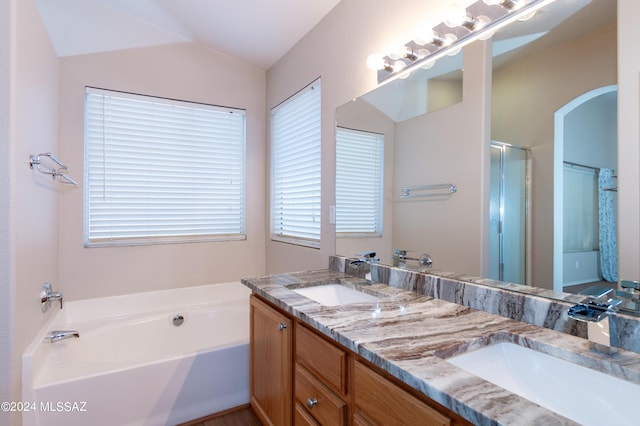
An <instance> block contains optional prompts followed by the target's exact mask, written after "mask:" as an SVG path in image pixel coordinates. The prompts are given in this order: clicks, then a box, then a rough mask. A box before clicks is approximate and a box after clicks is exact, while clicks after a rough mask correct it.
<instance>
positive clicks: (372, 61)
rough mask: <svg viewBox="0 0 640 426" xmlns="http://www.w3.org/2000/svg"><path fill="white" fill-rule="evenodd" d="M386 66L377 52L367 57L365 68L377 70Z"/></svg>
mask: <svg viewBox="0 0 640 426" xmlns="http://www.w3.org/2000/svg"><path fill="white" fill-rule="evenodd" d="M385 67H386V64H385V61H384V58H383V57H382V55H381V54H379V53H372V54H371V55H369V56H368V57H367V68H369V69H370V70H373V71H379V70H382V69H384V68H385Z"/></svg>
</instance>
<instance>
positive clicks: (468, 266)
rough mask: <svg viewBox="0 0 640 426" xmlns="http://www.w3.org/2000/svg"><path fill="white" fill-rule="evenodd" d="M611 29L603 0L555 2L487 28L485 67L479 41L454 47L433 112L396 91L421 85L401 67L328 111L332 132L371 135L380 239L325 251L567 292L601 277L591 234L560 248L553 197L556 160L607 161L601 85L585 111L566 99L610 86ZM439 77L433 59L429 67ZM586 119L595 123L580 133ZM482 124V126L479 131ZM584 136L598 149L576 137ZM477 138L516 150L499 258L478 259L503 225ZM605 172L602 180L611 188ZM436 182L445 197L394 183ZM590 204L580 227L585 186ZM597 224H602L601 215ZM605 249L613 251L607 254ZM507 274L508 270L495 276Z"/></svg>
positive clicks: (611, 114) (611, 132)
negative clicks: (333, 115) (408, 254)
mask: <svg viewBox="0 0 640 426" xmlns="http://www.w3.org/2000/svg"><path fill="white" fill-rule="evenodd" d="M616 32H617V26H616V1H615V0H591V1H589V0H567V1H562V2H555V3H552V4H551V5H549V6H547V7H546V8H545V9H544V10H543V11H541V12H539V13H538V14H537V15H536V16H534V17H533V18H531V19H530V20H529V21H526V22H516V23H514V24H512V25H510V26H508V27H506V28H503V29H501V30H500V31H499V32H498V33H497V34H496V35H495V36H494V38H493V40H492V41H490V42H489V43H492V46H493V47H492V49H493V55H492V56H493V59H492V61H491V64H489V65H483V64H482V56H481V55H478V53H477V52H478V51H479V48H478V47H476V46H474V45H481V44H482V43H487V42H482V41H477V42H474V43H473V44H472V45H470V46H468V47H467V48H465V52H464V55H465V64H464V73H462V72H461V71H458V73H459V74H458V76H457V80H458V84H457V86H456V87H457V90H453V91H452V92H450V93H449V94H448V95H443V94H442V93H443V92H439V93H438V97H437V98H439V99H446V98H450V99H456V101H455V102H449V103H446V102H445V103H439V102H435V101H434V103H433V105H434V107H433V108H431V107H429V106H428V105H429V104H430V103H429V102H427V101H426V100H424V99H423V98H422V97H421V96H418V95H416V93H417V91H415V90H414V91H411V90H406V89H407V87H408V86H410V85H411V86H414V87H419V86H426V83H424V82H417V81H414V80H417V79H418V76H417V75H416V76H414V75H412V76H411V77H409V78H408V79H406V80H396V81H394V82H391V83H390V84H387V85H384V86H382V87H379V88H377V89H376V90H374V91H373V92H371V93H369V94H366V95H364V96H363V97H361V98H360V99H358V100H357V101H354V102H350V103H349V104H347V105H344V106H342V107H340V108H339V109H338V111H337V117H338V124H339V125H340V126H344V127H348V128H355V129H359V130H367V131H372V132H377V133H380V134H383V135H384V140H385V143H384V190H383V215H382V217H383V219H382V223H383V227H382V235H381V236H379V237H376V238H366V239H353V238H340V237H339V236H338V238H337V239H336V241H337V242H336V253H338V254H341V255H345V256H353V254H354V253H357V252H361V251H363V250H375V251H377V252H378V254H379V257H380V259H381V262H382V263H386V264H391V256H392V254H393V251H394V250H395V249H404V250H408V251H413V254H418V255H419V254H420V253H422V252H428V253H429V254H430V255H431V256H432V258H433V262H434V263H433V269H434V270H440V271H455V272H459V273H462V274H468V275H472V276H485V277H497V278H500V275H499V273H500V270H501V269H502V271H503V275H502V279H504V280H508V281H515V282H518V283H526V284H529V285H534V286H537V287H543V288H549V289H551V288H553V289H555V290H562V289H563V288H564V287H565V284H566V285H567V286H569V285H571V287H567V289H570V290H571V291H579V290H580V289H581V287H582V286H585V285H591V283H592V282H594V281H600V280H602V279H603V276H602V275H603V272H602V269H603V267H602V266H600V262H599V261H597V258H601V257H602V251H603V247H602V243H601V242H600V238H597V237H595V234H594V244H593V245H592V246H590V247H589V250H584V251H582V250H583V249H580V250H581V251H576V250H575V249H573V248H570V249H567V250H565V249H564V241H563V234H564V232H563V217H564V214H565V213H564V209H563V207H562V206H563V204H569V205H572V204H573V202H572V201H567V202H566V203H564V202H563V199H564V192H563V191H562V188H563V186H564V184H563V180H564V179H563V177H564V172H563V165H564V163H565V162H569V163H575V164H578V165H580V166H586V167H590V168H591V169H592V170H595V171H596V173H595V174H596V175H600V174H601V173H600V169H606V170H614V171H615V169H616V164H615V158H616V152H617V148H616V146H617V134H616V132H615V131H616V118H615V117H616V113H617V112H616V111H615V105H616V94H615V90H611V91H610V92H607V94H606V95H604V96H603V97H601V98H598V100H597V101H596V103H599V104H600V105H598V106H597V107H596V105H595V104H591V106H589V105H585V106H584V107H581V109H583V110H585V111H583V112H584V114H582V113H578V111H579V109H578V108H577V107H576V106H577V104H576V102H578V101H576V99H581V98H582V97H583V96H584V95H585V94H587V93H597V92H601V91H606V90H607V89H605V88H614V89H615V84H616V73H617V55H616V43H617V42H616ZM469 58H471V59H470V60H469V61H468V62H467V61H466V60H467V59H469ZM447 59H449V58H447ZM458 61H459V62H458V68H457V69H458V70H461V69H462V68H461V66H460V64H461V61H462V59H461V58H460V59H458ZM437 66H438V64H436V66H434V68H436V67H437ZM441 66H443V67H444V65H441ZM421 71H422V70H421ZM452 72H453V70H452V69H448V70H446V67H445V71H444V72H443V73H442V74H441V75H442V76H448V75H450V73H452ZM451 75H453V74H451ZM486 76H489V77H488V78H487V77H486ZM460 77H462V79H463V84H462V85H461V84H460V80H461V79H460ZM489 82H490V86H491V91H490V97H491V104H490V109H487V108H485V105H486V101H485V100H484V99H486V98H482V93H479V92H481V90H479V89H478V87H480V88H482V87H486V88H488V86H489ZM396 83H397V84H396ZM398 86H400V87H398ZM404 86H407V87H404ZM435 86H438V85H435ZM445 86H446V85H445V84H440V85H439V86H438V87H439V88H442V87H445ZM594 91H595V92H594ZM433 92H434V93H435V92H438V91H437V90H434V91H433ZM463 92H464V96H461V94H462V93H463ZM604 104H606V106H605V105H604ZM612 107H613V108H612ZM600 108H607V109H606V110H604V109H600ZM587 110H588V111H587ZM605 111H606V112H605ZM579 115H582V117H581V118H580V117H579ZM585 116H586V117H589V116H590V117H591V118H587V119H584V117H585ZM593 117H597V118H598V120H595V119H594V118H593ZM596 121H599V122H600V124H599V125H601V127H600V128H599V129H596V128H594V126H595V125H596ZM489 122H490V128H491V130H490V133H489V132H487V134H482V132H483V129H485V128H486V127H488V125H489V124H488V123H489ZM478 123H480V124H478ZM483 123H484V124H483ZM595 135H598V139H599V140H600V142H599V143H596V142H595V141H592V140H591V139H589V138H587V136H595ZM491 141H499V142H501V143H503V145H502V146H512V147H514V149H521V151H522V152H523V153H526V155H527V160H524V161H525V163H528V164H529V166H530V167H529V168H528V169H526V168H525V169H524V170H520V171H519V172H517V173H519V174H521V175H522V174H524V176H525V177H527V176H528V177H529V180H528V181H527V183H528V185H527V186H526V187H525V191H524V195H523V197H522V198H521V200H522V201H521V202H522V203H523V204H524V207H523V206H522V205H521V206H519V208H518V209H517V210H516V211H517V212H518V213H517V215H516V214H515V213H514V215H516V216H518V217H520V218H521V223H519V224H518V227H517V231H515V234H511V235H512V236H513V235H518V237H517V238H516V237H513V240H512V242H510V243H508V244H512V246H509V245H508V244H507V243H504V246H503V250H502V252H503V261H502V262H503V263H504V264H503V265H500V263H499V261H497V262H496V261H494V259H495V257H496V256H498V259H499V254H498V255H495V254H490V253H499V251H497V252H495V251H494V242H492V241H494V240H495V236H492V235H491V234H490V233H491V232H492V229H494V228H495V230H496V232H497V231H498V230H502V231H505V230H507V229H509V224H507V223H506V221H505V222H504V223H502V224H500V225H499V226H498V225H497V223H494V222H493V219H495V218H492V215H491V214H490V211H491V205H492V203H491V201H492V200H491V199H490V197H489V195H490V191H491V186H492V185H491V183H492V182H493V181H494V176H493V175H492V174H491V172H490V169H491V164H492V161H491V157H492V156H493V155H492V154H491V153H492V152H493V150H494V149H496V148H490V146H491ZM594 149H597V151H594ZM591 153H592V154H591ZM605 153H606V155H605ZM605 158H609V159H613V162H610V161H608V160H606V161H605V160H604V159H605ZM594 159H595V160H594ZM600 160H603V161H600ZM494 161H498V160H494ZM558 164H559V169H558ZM494 167H495V166H494ZM558 170H559V171H558ZM514 173H515V172H514ZM605 173H607V172H606V171H605ZM614 173H615V172H614ZM614 173H613V174H614ZM614 176H615V174H614ZM490 178H491V179H490ZM593 179H595V177H593ZM612 179H613V182H611V184H610V186H612V187H613V186H615V185H617V182H616V181H615V180H616V178H612ZM483 182H484V183H483ZM439 183H451V184H455V185H457V186H458V192H457V193H456V194H453V195H451V196H448V197H444V198H443V199H439V200H414V201H403V200H401V198H400V194H401V188H402V186H410V185H423V184H439ZM498 185H499V184H498ZM607 192H609V193H610V194H611V197H610V198H612V200H613V201H612V202H610V204H611V208H610V209H609V210H610V211H612V212H613V213H612V214H611V215H612V216H613V217H615V209H616V207H615V205H616V202H615V201H616V199H615V197H616V195H615V192H613V191H607ZM527 197H529V201H527ZM592 198H593V199H594V202H593V203H590V204H588V206H582V207H581V210H583V211H587V210H589V209H590V211H591V221H586V222H587V223H591V224H593V223H595V222H599V220H597V221H596V220H595V218H596V217H597V216H598V213H597V211H596V210H595V209H596V206H595V200H597V199H598V198H599V197H598V196H597V194H595V193H594V194H593V197H592ZM494 207H495V206H494ZM498 208H499V205H498ZM485 209H486V210H485ZM523 209H524V210H523ZM567 214H569V213H567ZM571 214H573V215H575V214H578V213H576V212H572V213H571ZM527 218H529V219H530V220H529V222H527V221H526V219H527ZM505 220H506V219H505ZM569 222H571V221H570V220H569ZM522 223H524V229H523V228H522V227H521V226H522ZM607 228H609V229H614V228H615V223H613V225H609V226H607ZM572 232H573V233H574V234H575V233H576V232H577V233H578V234H580V233H582V232H583V231H575V230H574V231H572ZM600 234H601V232H600V230H599V231H598V235H600ZM558 235H559V237H558ZM613 235H615V231H614V232H613ZM498 236H499V237H506V238H508V237H509V236H508V235H502V236H500V235H498ZM522 238H524V241H522ZM609 240H611V238H609ZM516 243H517V247H519V248H518V256H516V258H517V259H518V260H517V263H518V265H517V267H513V264H511V263H510V262H509V261H508V260H507V259H506V257H507V256H504V253H509V254H512V253H513V250H512V249H511V248H509V247H515V246H514V245H513V244H516ZM613 245H615V242H614V243H613ZM558 247H559V248H558ZM608 250H609V252H611V251H613V252H614V253H615V249H608ZM412 257H416V256H412ZM615 263H616V260H615V256H609V259H608V260H607V264H608V265H611V264H615ZM523 264H524V267H522V265H523ZM409 266H411V265H409ZM587 268H589V269H591V270H593V269H595V274H593V273H591V274H590V275H589V274H587V271H586V269H587ZM512 270H517V273H514V274H515V275H514V274H511V273H509V275H507V274H505V272H506V271H512ZM583 272H584V273H585V274H584V275H583V276H579V277H578V275H579V273H580V274H581V273H583ZM614 281H615V280H614Z"/></svg>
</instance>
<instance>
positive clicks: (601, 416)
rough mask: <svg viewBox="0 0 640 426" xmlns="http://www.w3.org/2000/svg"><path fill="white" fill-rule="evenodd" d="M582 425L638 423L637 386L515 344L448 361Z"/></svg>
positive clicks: (502, 344) (477, 351)
mask: <svg viewBox="0 0 640 426" xmlns="http://www.w3.org/2000/svg"><path fill="white" fill-rule="evenodd" d="M446 361H447V362H449V363H451V364H453V365H455V366H457V367H460V368H462V369H464V370H466V371H468V372H469V373H471V374H473V375H475V376H478V377H481V378H483V379H484V380H487V381H489V382H491V383H494V384H496V385H498V386H500V387H503V388H505V389H507V390H509V391H511V392H513V393H515V394H517V395H520V396H522V397H524V398H526V399H528V400H530V401H533V402H535V403H536V404H539V405H541V406H543V407H545V408H548V409H549V410H551V411H555V412H556V413H558V414H561V415H563V416H565V417H567V418H569V419H571V420H573V421H575V422H578V423H580V424H583V425H632V424H633V425H637V424H638V422H639V421H640V420H639V419H640V417H639V414H638V408H637V407H638V396H639V395H640V385H636V384H634V383H631V382H628V381H625V380H621V379H618V378H616V377H613V376H610V375H608V374H603V373H601V372H599V371H595V370H592V369H589V368H585V367H582V366H580V365H577V364H574V363H571V362H568V361H565V360H562V359H560V358H556V357H553V356H550V355H547V354H544V353H541V352H537V351H535V350H533V349H528V348H525V347H522V346H519V345H516V344H513V343H498V344H495V345H491V346H485V347H483V348H481V349H478V350H475V351H472V352H467V353H464V354H462V355H458V356H455V357H452V358H449V359H447V360H446Z"/></svg>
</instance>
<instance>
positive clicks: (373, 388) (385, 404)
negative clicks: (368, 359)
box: [354, 362, 451, 426]
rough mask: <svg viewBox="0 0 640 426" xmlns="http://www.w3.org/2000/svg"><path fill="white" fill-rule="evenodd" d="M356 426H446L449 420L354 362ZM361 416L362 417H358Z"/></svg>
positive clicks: (367, 368) (449, 422)
mask: <svg viewBox="0 0 640 426" xmlns="http://www.w3.org/2000/svg"><path fill="white" fill-rule="evenodd" d="M354 365H355V375H354V376H355V377H354V381H355V391H354V402H355V413H356V416H355V417H356V418H357V419H358V421H359V422H358V424H367V423H371V424H378V425H389V424H395V425H407V426H412V425H429V426H448V425H451V419H450V418H449V417H447V416H445V415H443V414H442V413H440V412H439V411H437V410H435V409H433V408H431V407H429V406H428V405H426V404H425V403H424V402H422V401H420V400H419V399H418V398H416V397H414V396H413V395H411V394H410V393H408V392H406V391H405V390H404V389H402V388H400V387H399V386H396V385H395V384H394V383H392V382H390V381H389V380H387V379H386V378H384V377H382V376H381V375H379V374H378V373H376V372H375V371H373V370H371V369H370V368H369V367H367V366H366V365H364V364H361V363H360V362H355V363H354ZM360 414H364V416H362V415H360Z"/></svg>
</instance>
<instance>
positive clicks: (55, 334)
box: [44, 330, 80, 343]
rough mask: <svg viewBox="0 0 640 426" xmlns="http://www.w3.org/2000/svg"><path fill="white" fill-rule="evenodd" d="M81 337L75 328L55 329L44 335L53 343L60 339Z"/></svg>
mask: <svg viewBox="0 0 640 426" xmlns="http://www.w3.org/2000/svg"><path fill="white" fill-rule="evenodd" d="M79 337H80V333H78V332H77V331H75V330H53V331H50V332H49V333H47V335H46V336H44V340H45V341H49V342H51V343H55V342H58V341H60V340H66V339H71V338H74V339H77V338H79Z"/></svg>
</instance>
